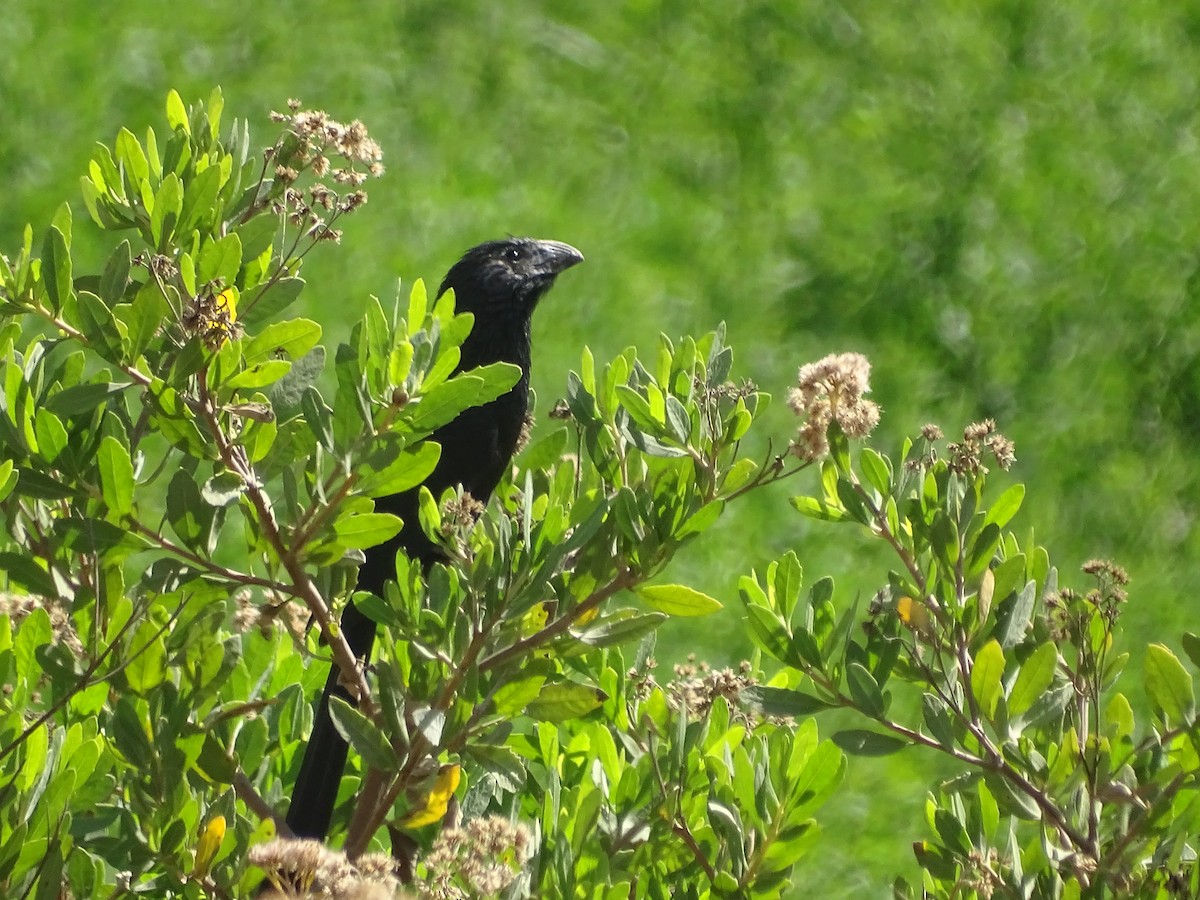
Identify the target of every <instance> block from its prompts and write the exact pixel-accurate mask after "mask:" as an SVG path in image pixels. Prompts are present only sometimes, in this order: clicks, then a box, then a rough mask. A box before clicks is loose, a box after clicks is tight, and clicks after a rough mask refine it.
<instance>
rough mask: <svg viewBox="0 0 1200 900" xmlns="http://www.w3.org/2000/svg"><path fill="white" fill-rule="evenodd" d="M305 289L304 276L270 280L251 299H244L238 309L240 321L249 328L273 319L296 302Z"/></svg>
mask: <svg viewBox="0 0 1200 900" xmlns="http://www.w3.org/2000/svg"><path fill="white" fill-rule="evenodd" d="M302 290H304V279H303V278H280V279H279V280H278V281H276V282H274V283H271V282H268V283H267V284H266V285H264V286H263V287H262V288H260V289H259V291H258V293H257V294H255V295H254V297H253V298H252V299H251V300H250V301H249V302H245V301H243V303H242V306H241V308H240V309H239V310H238V321H239V322H241V323H242V325H244V326H245V327H247V328H253V327H254V326H255V325H258V324H259V323H261V322H265V321H267V320H268V319H272V318H274V317H275V316H277V315H279V313H281V312H283V311H284V310H285V309H287V308H288V307H289V306H291V305H292V304H293V303H295V302H296V298H297V297H299V296H300V292H301V291H302Z"/></svg>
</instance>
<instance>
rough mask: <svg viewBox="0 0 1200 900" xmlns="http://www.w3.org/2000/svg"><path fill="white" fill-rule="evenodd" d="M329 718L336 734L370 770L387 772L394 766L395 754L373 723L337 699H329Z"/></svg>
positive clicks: (340, 699)
mask: <svg viewBox="0 0 1200 900" xmlns="http://www.w3.org/2000/svg"><path fill="white" fill-rule="evenodd" d="M329 718H330V719H331V720H332V721H333V727H334V728H336V729H337V731H338V734H340V735H341V736H342V738H343V739H344V740H345V741H346V743H348V744H349V745H350V746H351V747H353V748H354V749H355V751H356V752H357V753H358V755H359V756H361V757H362V758H363V761H364V762H365V763H366V764H367V765H368V766H371V767H372V768H375V769H383V770H384V771H388V770H390V769H392V768H393V767H395V765H396V753H395V751H394V750H392V746H391V744H389V743H388V741H387V738H386V737H384V735H383V732H382V731H380V730H379V728H378V727H376V725H375V723H374V722H372V721H371V720H370V719H368V718H367V717H366V716H364V715H363V714H362V713H360V712H359V711H358V710H357V709H355V708H354V707H353V706H351V705H350V704H349V703H347V702H346V701H345V700H343V699H342V698H341V697H338V696H337V695H336V694H335V695H334V696H332V697H330V698H329Z"/></svg>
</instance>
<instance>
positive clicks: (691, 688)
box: [667, 655, 758, 718]
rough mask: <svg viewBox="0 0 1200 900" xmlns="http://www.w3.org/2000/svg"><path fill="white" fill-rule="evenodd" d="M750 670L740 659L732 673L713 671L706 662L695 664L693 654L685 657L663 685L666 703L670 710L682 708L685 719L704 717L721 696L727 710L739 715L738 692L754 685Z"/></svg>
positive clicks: (720, 670)
mask: <svg viewBox="0 0 1200 900" xmlns="http://www.w3.org/2000/svg"><path fill="white" fill-rule="evenodd" d="M751 670H752V667H751V665H750V663H749V662H747V661H746V660H742V662H741V663H740V664H739V665H738V668H737V670H736V671H734V670H733V669H729V668H725V669H715V670H714V669H711V668H709V665H708V663H706V662H699V663H697V662H696V657H695V655H689V656H688V659H687V662H686V663H684V664H682V665H677V666H675V679H674V680H673V681H671V682H670V683H669V684H668V685H667V703H668V704H669V705H670V707H671V708H672V709H675V710H678V709H686V710H687V713H688V715H689V716H692V717H696V718H701V717H703V716H706V715H708V711H709V710H710V709H712V705H713V701H714V700H716V699H717V698H718V697H724V698H725V700H726V702H727V703H728V704H729V709H730V711H731V712H733V713H734V714H735V715H740V713H739V712H738V710H739V709H740V704H739V702H738V698H739V697H740V696H741V693H742V691H744V690H745V689H746V688H748V687H750V686H752V685H755V684H757V683H758V682H757V680H756V679H755V678H754V677H753V676H752V675H751V674H750V672H751Z"/></svg>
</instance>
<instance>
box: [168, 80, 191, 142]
mask: <svg viewBox="0 0 1200 900" xmlns="http://www.w3.org/2000/svg"><path fill="white" fill-rule="evenodd" d="M167 124H168V125H170V126H171V130H172V131H174V130H175V129H176V128H182V129H183V131H184V134H191V133H192V126H191V123H189V122H188V115H187V109H186V108H185V107H184V105H183V99H182V98H181V97H180V96H179V93H178V92H177V91H176V90H175V89H174V88H172V89H171V91H170V92H169V93H168V94H167Z"/></svg>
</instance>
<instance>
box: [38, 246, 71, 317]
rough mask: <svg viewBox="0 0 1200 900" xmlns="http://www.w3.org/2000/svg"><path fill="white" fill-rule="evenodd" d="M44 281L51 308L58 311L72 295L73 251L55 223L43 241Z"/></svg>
mask: <svg viewBox="0 0 1200 900" xmlns="http://www.w3.org/2000/svg"><path fill="white" fill-rule="evenodd" d="M42 281H43V282H44V283H45V285H46V294H47V296H48V297H49V299H50V307H51V309H53V310H54V311H55V312H58V311H59V310H61V309H62V306H63V304H64V303H66V302H67V299H68V298H69V297H70V296H71V251H70V248H69V247H68V246H67V239H66V237H65V236H64V235H63V233H62V232H61V231H59V230H58V229H57V228H55V227H54V226H53V225H52V226H50V228H49V229H48V230H47V231H46V238H45V240H44V241H43V242H42Z"/></svg>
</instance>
